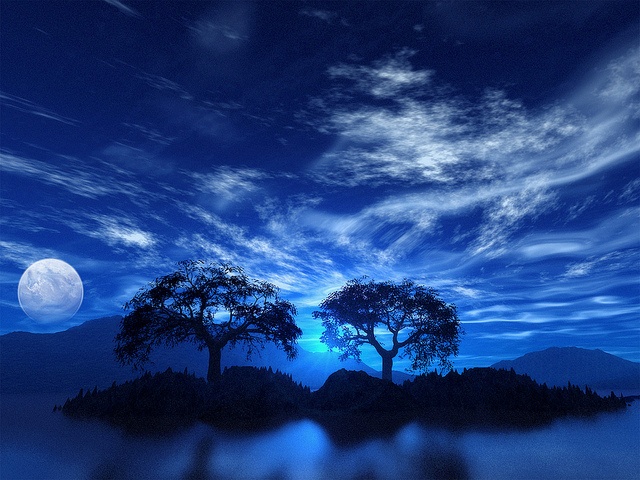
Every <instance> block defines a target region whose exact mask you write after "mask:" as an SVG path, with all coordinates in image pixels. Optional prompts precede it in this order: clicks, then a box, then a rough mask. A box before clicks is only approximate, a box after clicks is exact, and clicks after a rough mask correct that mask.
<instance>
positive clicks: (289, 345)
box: [114, 260, 302, 382]
mask: <svg viewBox="0 0 640 480" xmlns="http://www.w3.org/2000/svg"><path fill="white" fill-rule="evenodd" d="M177 267H178V268H177V270H176V271H175V272H173V273H171V274H168V275H165V276H163V277H159V278H157V279H156V280H155V281H153V282H151V283H150V284H149V285H148V286H147V287H145V288H142V289H141V290H140V291H139V292H138V293H137V294H136V295H135V296H134V297H133V298H132V299H131V300H130V301H128V302H127V303H126V304H125V306H124V307H125V309H126V310H130V312H129V313H128V314H127V315H126V316H125V317H124V318H123V319H122V322H121V327H120V332H119V333H118V334H117V335H116V337H115V341H116V347H115V349H114V352H115V354H116V358H117V359H118V361H119V362H121V363H122V364H123V365H132V366H133V367H134V368H138V367H140V366H141V365H143V364H144V363H145V362H147V361H148V360H149V356H150V354H151V351H152V350H153V348H154V347H156V346H158V345H167V346H175V345H177V344H178V343H181V342H193V343H195V344H196V345H197V346H198V348H199V349H201V350H202V349H205V348H206V349H207V350H208V351H209V367H208V373H207V380H208V381H209V382H216V381H218V380H219V379H220V373H221V372H220V361H221V360H220V357H221V354H222V350H223V349H224V348H225V346H227V345H231V346H235V345H236V344H241V345H243V346H244V348H245V349H246V352H247V356H248V357H249V356H250V355H251V353H252V352H253V351H254V350H256V349H261V348H264V345H265V343H266V342H272V343H274V344H275V345H276V346H277V347H279V348H281V349H282V350H284V351H285V352H286V354H287V357H288V358H289V359H293V358H295V357H296V355H297V349H296V341H297V340H298V338H299V337H300V336H301V335H302V330H300V328H298V326H297V325H296V324H295V320H294V317H295V315H296V308H295V306H294V305H293V304H292V303H291V302H289V301H287V300H284V299H282V298H280V296H279V294H278V288H277V287H276V286H275V285H273V284H271V283H269V282H265V281H261V280H254V279H251V278H249V277H248V276H247V275H246V274H245V273H244V271H243V270H242V268H240V267H237V266H233V265H228V264H216V263H211V264H207V263H205V262H203V261H191V260H189V261H183V262H178V265H177ZM223 313H224V316H223ZM221 317H222V318H221Z"/></svg>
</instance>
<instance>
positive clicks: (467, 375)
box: [403, 368, 626, 425]
mask: <svg viewBox="0 0 640 480" xmlns="http://www.w3.org/2000/svg"><path fill="white" fill-rule="evenodd" d="M403 388H404V390H405V391H406V392H408V393H409V394H410V395H411V396H412V398H413V399H414V401H415V403H416V405H417V407H418V409H419V411H420V412H421V415H422V416H423V417H424V418H427V419H431V420H433V421H442V422H445V423H448V424H470V423H474V424H500V423H513V424H522V425H527V424H531V425H535V424H540V423H544V422H548V421H550V420H551V419H553V418H556V417H559V416H564V415H591V414H594V413H597V412H601V411H611V410H616V409H619V408H623V407H624V406H625V405H626V404H625V402H624V400H623V399H622V398H619V397H616V396H615V395H614V394H613V393H611V395H610V396H608V397H604V398H603V397H600V396H599V395H597V394H596V393H595V392H593V391H592V390H591V389H590V388H589V387H587V388H586V389H585V390H584V391H583V390H581V389H580V388H579V387H577V386H575V385H571V384H568V385H567V386H566V387H562V388H560V387H553V388H549V387H547V385H546V384H543V385H539V384H538V383H536V382H535V381H534V380H532V379H531V377H529V376H528V375H519V374H516V373H515V372H514V371H513V369H512V370H509V371H508V370H495V369H493V368H472V369H469V370H467V369H465V370H464V371H463V372H462V373H458V372H455V371H451V372H449V373H448V374H447V375H444V376H442V375H439V374H437V373H430V374H428V375H421V376H419V377H416V378H415V379H414V380H413V381H411V382H405V383H404V385H403Z"/></svg>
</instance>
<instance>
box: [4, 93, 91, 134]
mask: <svg viewBox="0 0 640 480" xmlns="http://www.w3.org/2000/svg"><path fill="white" fill-rule="evenodd" d="M0 101H2V105H3V106H6V107H10V108H13V109H15V110H19V111H21V112H25V113H29V114H31V115H35V116H37V117H42V118H46V119H48V120H54V121H56V122H60V123H65V124H67V125H71V126H76V125H78V124H79V123H80V122H79V121H78V120H75V119H73V118H70V117H65V116H64V115H60V114H59V113H56V112H54V111H52V110H49V109H48V108H44V107H42V106H40V105H38V104H36V103H34V102H32V101H30V100H27V99H26V98H22V97H18V96H16V95H11V94H9V93H5V92H1V91H0Z"/></svg>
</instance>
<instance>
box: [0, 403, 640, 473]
mask: <svg viewBox="0 0 640 480" xmlns="http://www.w3.org/2000/svg"><path fill="white" fill-rule="evenodd" d="M56 400H58V399H53V400H50V399H42V398H40V399H36V398H33V397H17V396H3V397H2V401H1V407H2V410H1V414H2V415H1V418H0V421H1V425H0V426H1V427H2V428H1V430H0V455H1V457H0V478H2V479H3V480H4V479H19V478H24V479H34V478H41V479H52V480H53V479H65V480H67V479H74V478H78V479H96V480H97V479H130V478H131V479H133V478H135V479H144V478H150V479H151V478H153V479H201V478H202V479H204V478H215V479H253V478H255V479H287V480H294V479H296V480H297V479H301V480H313V479H338V478H339V479H356V478H357V479H369V478H370V479H396V478H405V479H428V478H461V479H464V478H469V479H476V478H478V479H484V478H486V479H501V478H504V479H518V478H522V479H529V478H580V479H583V478H594V479H604V478H611V479H626V478H628V479H635V478H638V476H639V474H640V404H638V402H635V403H634V404H633V405H632V407H630V408H629V409H627V411H626V412H621V413H614V414H603V415H599V416H597V417H595V418H591V419H586V420H576V419H573V420H561V421H558V422H555V423H554V424H552V425H551V426H549V427H545V428H541V429H535V430H522V431H515V430H511V431H504V430H501V431H497V430H496V431H476V432H464V433H461V432H458V433H452V432H448V431H445V430H436V429H431V428H425V427H422V426H420V425H418V424H415V423H414V424H409V425H406V426H405V427H403V428H402V429H400V430H399V431H398V432H397V433H396V434H395V435H394V436H391V437H389V438H385V439H373V440H366V441H362V442H360V443H357V444H354V445H349V446H338V445H336V444H334V442H332V440H331V438H330V437H329V435H328V434H327V433H326V432H325V430H324V429H323V428H322V427H321V426H319V425H318V424H316V423H314V422H312V421H310V420H302V421H299V422H293V423H290V424H288V425H285V426H283V427H281V428H279V429H275V430H272V431H267V432H260V433H255V434H252V435H234V434H229V433H225V432H220V431H216V430H214V429H212V428H210V427H208V426H205V425H198V426H196V427H193V428H191V429H189V430H188V431H186V432H183V433H180V434H176V435H173V436H171V437H164V438H155V439H153V438H134V437H130V436H127V435H125V434H123V433H121V432H120V431H118V430H116V429H113V428H111V427H108V426H106V425H104V424H101V423H98V422H78V421H74V420H70V419H67V418H65V417H63V416H62V415H61V414H60V413H59V412H57V413H52V412H51V407H52V405H53V404H54V403H55V402H56Z"/></svg>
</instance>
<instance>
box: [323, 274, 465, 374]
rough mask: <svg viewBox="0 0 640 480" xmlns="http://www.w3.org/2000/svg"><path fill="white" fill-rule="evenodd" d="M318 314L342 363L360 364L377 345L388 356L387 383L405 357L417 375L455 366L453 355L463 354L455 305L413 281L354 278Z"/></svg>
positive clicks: (384, 371)
mask: <svg viewBox="0 0 640 480" xmlns="http://www.w3.org/2000/svg"><path fill="white" fill-rule="evenodd" d="M313 316H314V318H319V319H321V320H322V326H323V327H324V329H325V330H324V333H323V334H322V336H321V338H320V340H321V341H322V342H324V343H326V344H327V345H328V346H329V348H337V349H339V350H341V351H342V355H341V359H346V358H348V357H353V358H356V359H358V360H359V359H360V353H361V351H360V347H361V346H362V345H364V344H370V345H372V346H373V347H374V348H375V350H376V352H378V354H379V355H380V356H381V357H382V378H384V379H386V380H391V376H392V373H391V372H392V368H393V358H394V357H395V356H396V355H398V354H399V353H400V358H402V357H404V356H406V357H408V358H409V359H410V360H411V370H412V371H424V370H426V368H427V367H428V366H429V365H430V364H431V363H432V362H433V361H434V360H436V359H437V360H438V361H439V364H440V365H441V366H443V367H445V368H450V367H451V362H450V361H449V356H451V355H457V354H458V344H459V335H460V334H461V327H460V320H459V319H458V315H457V312H456V307H455V305H453V304H449V305H447V304H446V303H445V302H444V301H443V300H441V299H440V297H439V296H438V293H437V292H436V291H435V290H434V289H432V288H427V287H424V286H422V285H417V284H415V283H414V282H412V281H411V280H404V281H402V282H400V283H394V282H374V281H373V280H371V281H365V279H354V280H351V281H349V282H347V284H346V285H344V286H343V287H342V288H341V289H340V290H338V291H336V292H333V293H331V294H330V295H329V296H328V297H327V298H325V299H324V300H323V301H322V303H321V304H320V310H318V311H315V312H313ZM381 329H382V330H386V331H380V330H381Z"/></svg>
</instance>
